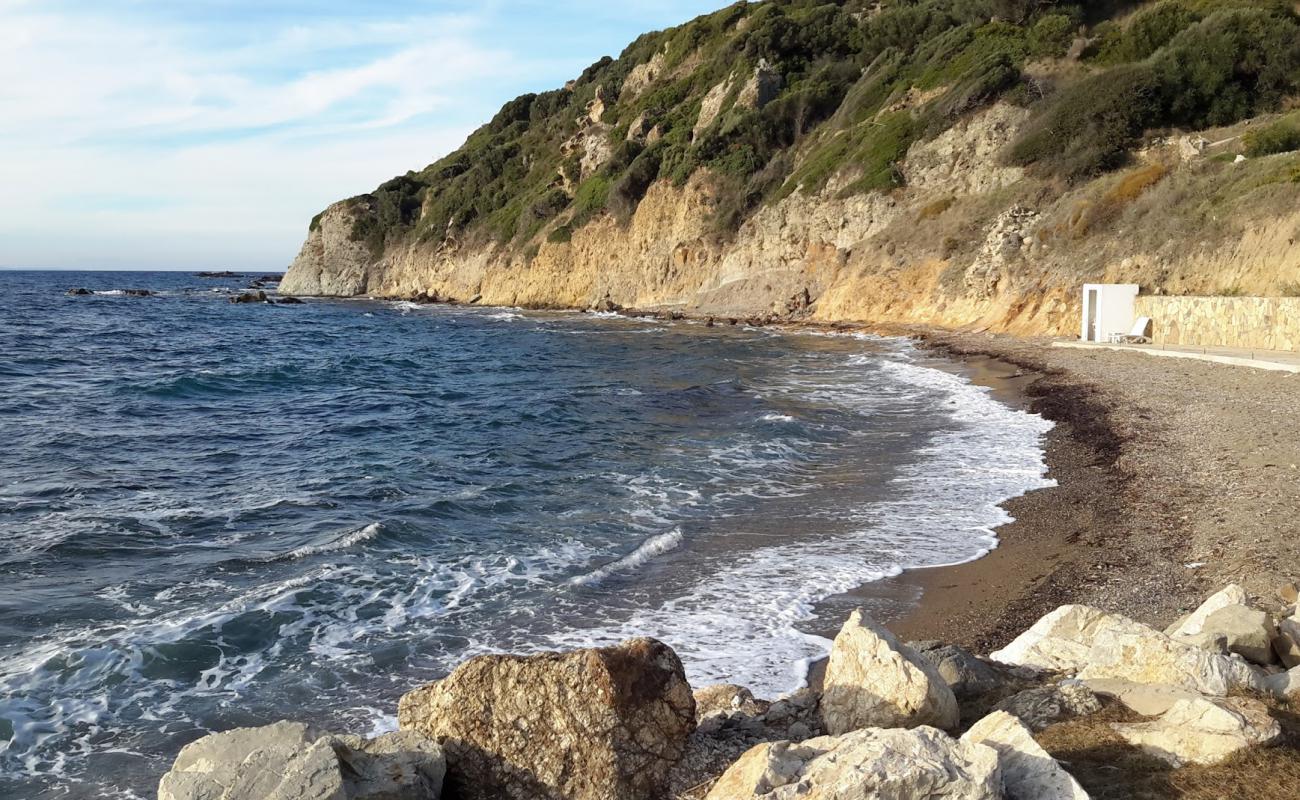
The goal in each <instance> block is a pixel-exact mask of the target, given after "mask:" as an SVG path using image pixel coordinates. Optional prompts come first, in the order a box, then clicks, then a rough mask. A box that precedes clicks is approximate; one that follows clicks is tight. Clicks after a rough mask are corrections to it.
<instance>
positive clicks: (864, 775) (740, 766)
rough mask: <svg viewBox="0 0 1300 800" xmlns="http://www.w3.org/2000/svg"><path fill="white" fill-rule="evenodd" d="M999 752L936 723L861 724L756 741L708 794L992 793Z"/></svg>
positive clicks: (712, 797)
mask: <svg viewBox="0 0 1300 800" xmlns="http://www.w3.org/2000/svg"><path fill="white" fill-rule="evenodd" d="M1001 783H1002V778H1001V774H1000V770H999V768H998V755H997V752H996V751H995V750H994V749H993V748H991V747H988V746H986V745H982V744H977V743H975V742H968V741H958V740H955V739H953V738H951V737H950V736H948V735H947V734H946V733H944V732H943V731H940V730H936V729H935V728H930V727H920V728H916V729H914V730H903V729H898V728H895V729H890V730H883V729H879V728H866V729H863V730H858V731H853V732H852V733H847V734H845V735H843V736H823V737H820V738H817V739H809V740H808V741H806V742H803V743H801V744H794V743H792V742H775V743H766V744H761V745H758V746H757V747H755V748H753V749H752V750H750V751H749V752H747V753H745V754H744V755H743V756H741V758H740V760H739V761H737V762H736V763H735V764H733V765H732V766H731V768H730V769H728V770H727V771H726V772H725V773H723V775H722V777H721V778H719V779H718V782H717V783H716V784H714V786H713V788H712V789H711V790H710V791H709V793H708V795H707V796H706V800H785V799H786V798H793V797H798V798H799V800H868V798H890V799H891V800H943V798H951V800H957V799H958V798H960V799H961V800H998V798H1001V797H1002V786H1001Z"/></svg>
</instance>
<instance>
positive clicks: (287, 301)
mask: <svg viewBox="0 0 1300 800" xmlns="http://www.w3.org/2000/svg"><path fill="white" fill-rule="evenodd" d="M275 302H277V303H279V304H280V305H282V306H300V305H303V302H302V301H301V300H299V299H298V298H296V297H281V298H280V299H279V300H276V301H275Z"/></svg>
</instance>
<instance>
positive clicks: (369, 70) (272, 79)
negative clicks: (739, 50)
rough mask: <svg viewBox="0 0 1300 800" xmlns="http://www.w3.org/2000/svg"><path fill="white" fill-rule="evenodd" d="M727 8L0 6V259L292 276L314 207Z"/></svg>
mask: <svg viewBox="0 0 1300 800" xmlns="http://www.w3.org/2000/svg"><path fill="white" fill-rule="evenodd" d="M724 5H726V0H603V1H602V0H576V1H574V0H568V1H566V2H559V3H557V2H545V1H543V0H513V1H512V0H498V1H495V2H494V1H493V0H486V1H485V2H456V1H454V0H424V2H416V0H383V1H382V2H375V1H374V0H311V1H310V2H309V1H308V0H0V268H2V267H28V268H53V269H237V270H240V269H243V270H276V269H283V268H284V267H285V266H287V265H288V263H289V262H290V261H292V260H293V257H294V256H295V255H296V254H297V252H298V248H299V247H300V246H301V244H302V240H303V238H304V237H305V235H306V232H307V225H308V223H309V221H310V220H311V217H312V216H313V215H315V214H316V213H317V212H319V211H320V210H321V209H323V208H324V207H325V206H326V205H328V204H329V203H331V202H333V201H335V200H340V199H343V198H345V197H350V196H352V195H356V194H360V193H362V192H366V191H369V190H370V189H373V188H374V187H375V186H377V185H378V184H380V183H381V182H383V181H384V180H387V179H388V178H390V177H392V176H394V175H399V174H402V173H404V172H406V171H407V170H410V169H419V168H421V167H423V166H425V165H426V164H428V163H430V162H432V161H434V160H436V159H437V158H438V157H439V156H442V155H444V154H445V153H447V152H450V151H451V150H454V149H455V148H456V147H457V146H459V145H460V143H461V142H463V141H464V139H465V137H466V135H468V134H469V132H470V131H472V130H473V129H474V128H476V127H478V126H479V125H481V124H482V123H484V122H486V121H487V120H488V119H489V118H491V116H492V115H493V113H495V112H496V110H497V109H498V108H499V107H500V106H501V104H502V103H504V102H505V101H507V100H509V99H511V98H513V97H516V96H518V95H520V94H523V93H525V92H536V91H544V90H547V89H554V88H558V87H559V86H561V85H563V83H564V82H565V81H566V80H568V79H570V78H572V77H575V76H577V75H578V73H580V72H581V71H582V69H583V68H584V67H586V66H587V65H589V64H591V63H593V62H595V61H596V60H598V59H599V58H600V57H601V56H604V55H613V56H617V55H618V53H619V51H621V50H622V49H623V47H624V46H625V45H626V44H627V43H629V42H631V41H632V40H633V39H634V38H636V36H638V35H639V34H641V33H644V32H645V31H649V30H657V29H662V28H665V27H668V26H671V25H675V24H679V23H681V22H684V21H686V20H688V19H690V18H692V17H694V16H697V15H699V14H702V13H707V12H709V11H713V10H716V9H717V8H720V7H722V6H724Z"/></svg>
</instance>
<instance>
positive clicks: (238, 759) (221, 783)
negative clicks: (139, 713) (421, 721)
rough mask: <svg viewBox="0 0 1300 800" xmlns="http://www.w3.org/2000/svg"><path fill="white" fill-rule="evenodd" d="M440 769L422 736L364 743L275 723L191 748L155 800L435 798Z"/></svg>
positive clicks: (438, 755)
mask: <svg viewBox="0 0 1300 800" xmlns="http://www.w3.org/2000/svg"><path fill="white" fill-rule="evenodd" d="M445 769H446V764H445V761H444V759H443V755H442V750H441V748H439V747H438V745H436V744H435V743H433V742H432V741H430V740H428V739H426V738H424V737H423V736H420V735H419V734H415V733H411V732H402V733H392V734H388V735H387V736H381V737H379V738H378V739H372V740H366V739H363V738H361V737H359V736H332V735H329V734H323V733H322V732H320V731H318V730H316V729H315V728H313V727H311V726H309V725H305V724H303V723H300V722H277V723H275V724H273V725H266V726H264V727H261V728H239V729H236V730H232V731H226V732H224V733H214V734H210V735H208V736H205V737H203V738H202V739H199V740H198V741H195V742H191V743H190V744H189V745H187V746H186V747H185V748H184V749H183V750H181V752H180V755H178V756H177V757H176V762H175V763H174V764H173V765H172V769H171V771H170V772H168V773H167V774H166V775H164V776H163V778H162V781H161V782H160V783H159V784H158V800H249V798H258V799H259V800H395V799H396V798H404V799H409V800H438V798H439V797H440V796H441V793H442V779H443V773H444V772H445Z"/></svg>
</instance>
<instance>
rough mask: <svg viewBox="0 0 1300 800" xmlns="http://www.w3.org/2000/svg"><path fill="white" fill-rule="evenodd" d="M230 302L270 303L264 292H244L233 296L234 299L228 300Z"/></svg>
mask: <svg viewBox="0 0 1300 800" xmlns="http://www.w3.org/2000/svg"><path fill="white" fill-rule="evenodd" d="M230 302H232V303H267V302H270V301H269V300H268V299H267V296H266V292H244V293H243V294H239V295H235V296H234V297H232V298H230Z"/></svg>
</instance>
